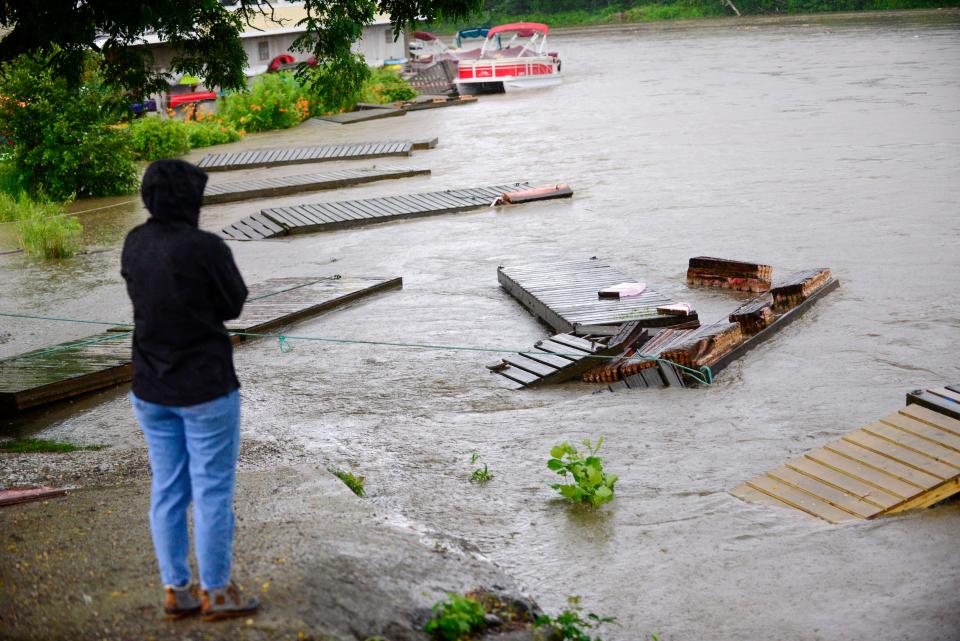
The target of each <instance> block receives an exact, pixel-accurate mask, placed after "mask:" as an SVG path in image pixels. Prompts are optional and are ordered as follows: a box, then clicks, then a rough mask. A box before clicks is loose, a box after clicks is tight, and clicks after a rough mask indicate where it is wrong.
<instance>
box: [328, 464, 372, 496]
mask: <svg viewBox="0 0 960 641" xmlns="http://www.w3.org/2000/svg"><path fill="white" fill-rule="evenodd" d="M330 473H331V474H333V475H334V476H336V477H337V478H338V479H340V480H341V481H343V484H344V485H346V486H347V487H349V488H350V491H351V492H353V493H354V494H356V495H357V496H359V497H360V498H363V497H364V496H366V492H365V491H364V489H363V482H364V480H365V478H364V477H363V476H354V474H353V472H348V471H347V470H341V469H339V468H330Z"/></svg>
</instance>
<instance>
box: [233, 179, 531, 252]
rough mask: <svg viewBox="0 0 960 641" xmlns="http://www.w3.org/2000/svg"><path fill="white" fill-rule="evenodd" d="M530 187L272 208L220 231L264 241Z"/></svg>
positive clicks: (465, 204)
mask: <svg viewBox="0 0 960 641" xmlns="http://www.w3.org/2000/svg"><path fill="white" fill-rule="evenodd" d="M529 186H530V185H529V184H528V183H510V184H508V185H495V186H493V187H477V188H474V189H451V190H447V191H434V192H429V193H422V194H406V195H403V196H384V197H381V198H366V199H364V200H345V201H337V202H329V203H314V204H308V205H293V206H289V207H271V208H269V209H264V210H262V211H261V212H260V213H259V214H253V215H252V216H247V217H246V218H244V219H243V220H240V221H238V222H236V223H233V224H232V225H229V226H227V227H225V228H224V229H223V230H222V234H223V236H224V237H226V238H229V239H232V240H263V239H265V238H276V237H278V236H286V235H288V234H307V233H312V232H320V231H330V230H334V229H343V228H346V227H360V226H363V225H373V224H376V223H382V222H387V221H393V220H401V219H404V218H418V217H422V216H435V215H439V214H452V213H457V212H463V211H470V210H472V209H479V208H481V207H489V206H490V204H491V203H492V202H493V201H494V200H495V199H496V198H499V197H500V196H502V195H503V194H504V192H508V191H512V190H515V189H522V188H528V187H529Z"/></svg>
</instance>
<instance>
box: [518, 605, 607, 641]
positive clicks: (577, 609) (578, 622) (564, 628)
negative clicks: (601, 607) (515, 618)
mask: <svg viewBox="0 0 960 641" xmlns="http://www.w3.org/2000/svg"><path fill="white" fill-rule="evenodd" d="M567 604H568V606H569V607H568V608H567V609H566V610H564V611H563V612H561V613H560V614H558V615H557V616H555V617H552V616H550V615H547V614H543V615H541V616H539V617H537V620H536V621H535V622H534V626H536V627H538V628H539V627H541V626H550V627H552V628H553V629H554V630H555V631H556V633H557V635H558V636H557V637H555V638H558V639H561V640H562V641H603V639H601V638H600V637H599V636H597V637H592V636H590V635H591V631H592V630H597V629H599V628H600V626H602V625H604V624H609V623H616V621H617V620H616V619H615V618H613V617H603V616H600V615H599V614H594V613H593V612H588V613H586V614H585V615H581V613H582V612H583V608H582V607H581V606H580V597H577V596H571V597H568V598H567Z"/></svg>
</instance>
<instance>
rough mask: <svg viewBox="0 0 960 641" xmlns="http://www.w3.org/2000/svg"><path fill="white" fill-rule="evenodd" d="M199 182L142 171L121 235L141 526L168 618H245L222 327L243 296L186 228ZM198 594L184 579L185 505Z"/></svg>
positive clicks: (171, 170) (176, 172)
mask: <svg viewBox="0 0 960 641" xmlns="http://www.w3.org/2000/svg"><path fill="white" fill-rule="evenodd" d="M206 184H207V175H206V174H205V173H204V172H203V171H202V170H200V169H198V168H197V167H194V166H193V165H191V164H189V163H186V162H183V161H181V160H158V161H157V162H154V163H153V164H151V165H150V167H148V168H147V171H146V174H145V175H144V177H143V185H142V187H141V195H142V197H143V202H144V204H145V205H146V206H147V209H148V210H149V211H150V219H149V220H148V221H147V222H146V223H144V224H142V225H140V226H138V227H136V228H134V229H133V230H132V231H131V232H130V233H129V234H128V235H127V238H126V242H125V243H124V246H123V254H122V257H121V274H122V275H123V278H124V280H125V281H126V284H127V292H128V294H129V295H130V300H131V301H132V302H133V318H134V332H133V388H132V391H131V402H132V403H133V411H134V415H135V416H136V418H137V421H138V422H139V423H140V426H141V428H142V429H143V432H144V435H145V437H146V440H147V447H148V450H149V453H150V468H151V472H152V478H153V484H152V491H151V502H150V526H151V532H152V534H153V542H154V549H155V551H156V554H157V561H158V564H159V566H160V576H161V579H162V581H163V584H164V587H165V591H166V597H165V602H164V611H165V613H166V615H167V617H169V618H181V617H184V616H188V615H191V614H194V613H197V612H200V614H201V617H202V618H204V619H206V620H216V619H221V618H225V617H232V616H247V615H249V614H251V613H252V612H254V611H255V610H256V609H257V607H258V605H259V604H258V602H257V600H256V599H248V600H244V599H242V598H241V596H240V594H239V592H238V591H237V588H236V587H235V585H234V583H233V582H232V581H231V563H232V546H233V525H234V518H233V492H234V483H235V476H236V461H237V455H238V453H239V448H240V394H239V387H240V383H239V381H238V380H237V375H236V372H235V371H234V367H233V348H232V346H231V342H230V337H229V335H228V334H227V331H226V329H225V328H224V325H223V323H224V321H226V320H230V319H233V318H237V317H238V316H239V315H240V313H241V311H242V310H243V304H244V302H245V301H246V298H247V288H246V286H245V285H244V282H243V278H242V277H241V276H240V272H239V270H238V269H237V266H236V264H235V263H234V261H233V255H232V254H231V252H230V249H229V248H228V247H227V245H226V243H224V242H223V240H222V239H220V238H219V237H217V236H216V235H214V234H211V233H209V232H205V231H202V230H200V229H199V228H198V221H199V217H200V205H201V203H202V201H203V189H204V187H205V186H206ZM191 500H192V501H193V504H194V537H195V550H196V556H197V564H198V566H199V570H200V585H201V590H200V591H199V593H198V590H197V588H196V586H195V584H193V583H192V581H191V571H190V567H189V565H188V562H187V558H188V555H189V551H190V541H189V535H188V532H187V507H188V506H189V505H190V502H191Z"/></svg>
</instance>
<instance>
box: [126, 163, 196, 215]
mask: <svg viewBox="0 0 960 641" xmlns="http://www.w3.org/2000/svg"><path fill="white" fill-rule="evenodd" d="M206 185H207V174H206V172H204V171H203V170H202V169H199V168H197V167H195V166H194V165H191V164H190V163H188V162H184V161H182V160H158V161H156V162H154V163H151V165H150V166H149V167H147V172H146V173H145V174H144V175H143V184H142V186H141V187H140V195H141V197H142V198H143V204H144V205H146V206H147V209H149V210H150V215H151V216H153V218H154V219H155V220H157V221H159V222H176V221H179V222H185V223H188V224H190V225H192V226H194V227H196V226H197V222H198V221H199V219H200V205H201V204H202V203H203V188H204V187H206Z"/></svg>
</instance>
